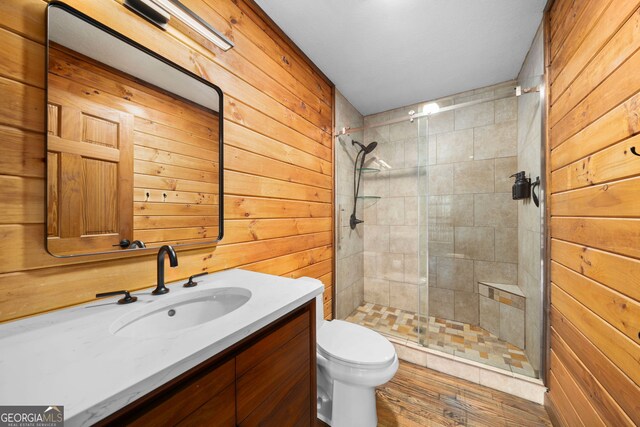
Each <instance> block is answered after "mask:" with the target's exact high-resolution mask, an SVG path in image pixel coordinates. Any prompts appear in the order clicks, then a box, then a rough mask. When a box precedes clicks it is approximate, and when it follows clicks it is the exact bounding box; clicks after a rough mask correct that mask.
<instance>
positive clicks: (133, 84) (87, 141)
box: [46, 3, 223, 256]
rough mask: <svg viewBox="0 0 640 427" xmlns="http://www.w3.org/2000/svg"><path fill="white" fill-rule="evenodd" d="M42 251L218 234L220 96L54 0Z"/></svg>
mask: <svg viewBox="0 0 640 427" xmlns="http://www.w3.org/2000/svg"><path fill="white" fill-rule="evenodd" d="M47 66H48V68H47V188H46V191H47V224H46V227H47V230H46V240H47V250H48V251H49V253H51V254H52V255H54V256H76V255H88V254H96V253H111V252H114V251H115V252H121V251H131V250H144V248H149V249H151V248H155V250H157V248H158V247H159V246H162V245H164V244H171V245H189V244H203V243H214V242H216V241H218V240H220V239H221V238H222V212H223V210H222V170H223V167H222V121H223V120H222V106H223V100H222V91H221V90H220V89H219V88H218V87H217V86H215V85H213V84H211V83H209V82H208V81H206V80H204V79H202V78H200V77H198V76H196V75H194V74H192V73H190V72H189V71H187V70H185V69H183V68H181V67H179V66H177V65H175V64H173V63H171V62H170V61H168V60H166V59H164V58H162V57H160V56H158V55H157V54H155V53H153V52H151V51H149V50H148V49H146V48H144V47H143V46H140V45H139V44H137V43H135V42H134V41H132V40H130V39H128V38H126V37H125V36H123V35H121V34H119V33H117V32H115V31H113V30H111V29H109V28H107V27H104V26H103V25H101V24H100V23H98V22H96V21H94V20H93V19H91V18H89V17H87V16H85V15H83V14H82V13H80V12H78V11H76V10H75V9H73V8H71V7H69V6H67V5H65V4H63V3H51V4H50V5H49V7H48V39H47Z"/></svg>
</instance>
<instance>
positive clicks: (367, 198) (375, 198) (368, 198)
mask: <svg viewBox="0 0 640 427" xmlns="http://www.w3.org/2000/svg"><path fill="white" fill-rule="evenodd" d="M380 198H382V197H381V196H358V199H364V200H378V199H380Z"/></svg>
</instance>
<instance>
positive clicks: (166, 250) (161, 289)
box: [151, 245, 178, 295]
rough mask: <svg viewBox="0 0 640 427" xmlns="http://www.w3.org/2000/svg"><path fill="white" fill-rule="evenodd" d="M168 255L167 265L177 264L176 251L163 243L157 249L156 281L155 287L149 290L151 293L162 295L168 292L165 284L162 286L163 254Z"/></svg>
mask: <svg viewBox="0 0 640 427" xmlns="http://www.w3.org/2000/svg"><path fill="white" fill-rule="evenodd" d="M165 254H166V255H169V265H170V266H171V267H177V266H178V255H176V251H174V250H173V248H172V247H171V246H169V245H164V246H163V247H161V248H160V250H159V251H158V283H157V285H156V289H155V290H154V291H153V292H151V293H152V294H153V295H162V294H166V293H167V292H169V289H167V287H166V286H164V256H165Z"/></svg>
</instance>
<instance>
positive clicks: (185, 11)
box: [124, 0, 233, 52]
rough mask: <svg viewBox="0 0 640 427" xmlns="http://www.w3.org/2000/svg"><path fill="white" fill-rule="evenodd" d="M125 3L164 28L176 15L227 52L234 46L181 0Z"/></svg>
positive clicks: (144, 0) (126, 1) (147, 0)
mask: <svg viewBox="0 0 640 427" xmlns="http://www.w3.org/2000/svg"><path fill="white" fill-rule="evenodd" d="M124 5H125V6H126V7H127V8H129V9H131V10H133V11H134V12H135V13H137V14H138V15H140V16H142V17H143V18H145V19H146V20H147V21H149V22H151V23H152V24H154V25H157V26H158V27H160V28H162V29H163V30H166V29H167V23H168V22H169V19H170V18H171V17H174V18H175V19H176V20H177V21H179V22H181V23H182V24H184V25H185V26H187V27H188V28H189V29H190V30H193V31H195V32H196V33H198V34H200V35H201V36H202V37H204V38H205V39H206V40H208V41H210V42H211V43H213V44H215V45H216V46H218V47H219V48H220V49H222V50H224V51H225V52H226V51H227V50H229V49H231V48H232V47H233V43H232V42H231V40H229V39H227V38H226V37H225V36H223V35H222V34H220V32H218V31H217V30H216V29H215V28H213V27H212V26H211V25H209V24H208V23H207V22H205V21H204V20H203V19H202V18H200V17H199V16H198V15H197V14H196V13H195V12H193V11H192V10H191V9H189V8H188V7H187V6H185V5H183V4H182V3H180V1H179V0H124Z"/></svg>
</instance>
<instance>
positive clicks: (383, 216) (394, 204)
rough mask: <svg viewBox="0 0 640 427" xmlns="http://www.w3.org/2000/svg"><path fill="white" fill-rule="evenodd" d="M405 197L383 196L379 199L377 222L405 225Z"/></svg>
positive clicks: (380, 223)
mask: <svg viewBox="0 0 640 427" xmlns="http://www.w3.org/2000/svg"><path fill="white" fill-rule="evenodd" d="M404 199H405V198H404V197H383V198H382V199H380V200H378V202H377V203H376V207H377V208H378V216H377V221H378V222H377V223H378V224H379V225H404V224H405V221H404V214H405V207H404Z"/></svg>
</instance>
